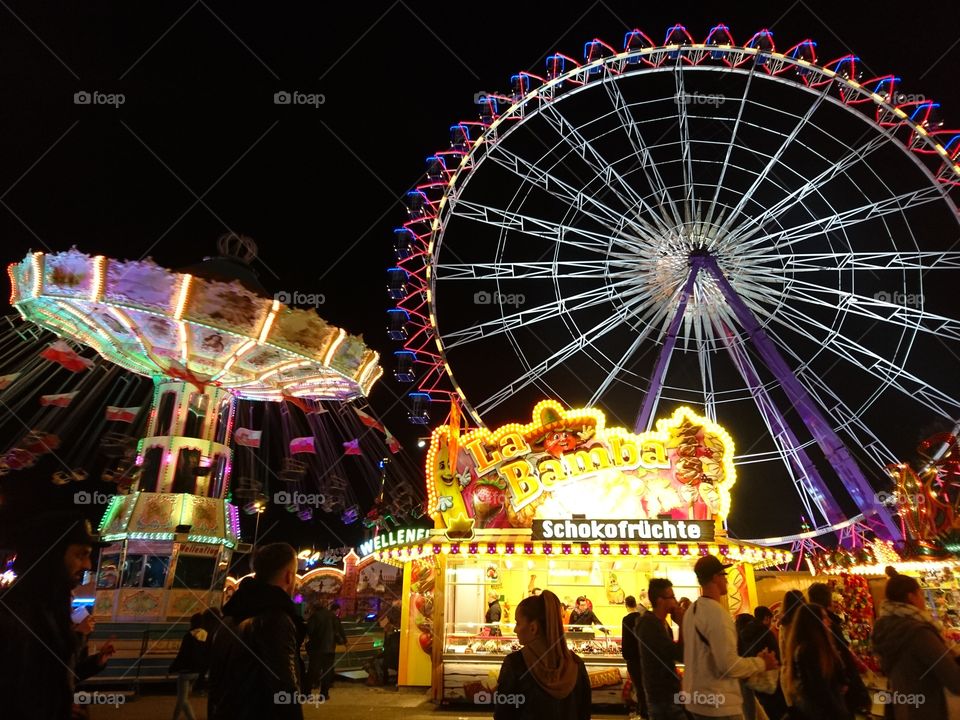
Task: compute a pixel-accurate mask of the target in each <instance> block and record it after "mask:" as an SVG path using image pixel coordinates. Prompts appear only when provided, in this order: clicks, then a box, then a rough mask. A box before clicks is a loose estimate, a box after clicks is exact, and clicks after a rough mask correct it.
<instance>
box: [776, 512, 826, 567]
mask: <svg viewBox="0 0 960 720" xmlns="http://www.w3.org/2000/svg"><path fill="white" fill-rule="evenodd" d="M800 527H801V528H802V529H804V530H809V529H810V525H809V524H808V523H807V519H806V518H802V522H801V525H800ZM790 552H792V553H793V557H794V559H795V560H796V562H795V563H794V566H793V569H794V570H795V571H799V570H800V569H801V568H802V567H803V564H804V561H805V560H806V559H807V556H809V555H816V554H817V553H821V552H826V548H825V547H824V546H823V545H821V544H820V543H819V542H817V539H816V538H815V537H802V538H799V539H797V540H794V541H793V542H792V543H791V545H790ZM785 569H786V568H785Z"/></svg>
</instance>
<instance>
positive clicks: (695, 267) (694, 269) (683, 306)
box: [634, 255, 702, 433]
mask: <svg viewBox="0 0 960 720" xmlns="http://www.w3.org/2000/svg"><path fill="white" fill-rule="evenodd" d="M701 267H702V262H701V259H700V257H699V256H696V255H695V256H693V257H691V258H690V274H689V275H688V276H687V281H686V282H685V283H684V284H683V287H682V288H681V289H680V296H679V298H678V299H677V310H676V313H675V314H674V316H673V319H672V320H671V321H670V326H669V327H668V328H667V336H666V338H664V341H663V347H662V348H661V349H660V355H659V356H658V357H657V364H656V365H655V366H654V368H653V375H651V376H650V390H649V391H648V392H647V394H646V396H645V397H644V398H643V406H642V407H641V408H640V413H639V414H638V415H637V422H636V423H635V424H634V431H635V432H638V433H641V432H645V431H646V430H649V429H650V426H651V425H652V424H653V414H654V413H655V412H656V411H657V402H658V401H659V400H660V392H661V391H662V390H663V381H664V378H666V376H667V368H668V367H669V366H670V357H671V356H672V355H673V348H674V347H676V344H677V334H678V333H679V332H680V323H681V322H683V315H684V313H685V312H686V310H687V303H688V302H689V300H690V296H691V295H692V294H693V286H694V284H695V283H696V280H697V274H698V273H699V272H700V268H701Z"/></svg>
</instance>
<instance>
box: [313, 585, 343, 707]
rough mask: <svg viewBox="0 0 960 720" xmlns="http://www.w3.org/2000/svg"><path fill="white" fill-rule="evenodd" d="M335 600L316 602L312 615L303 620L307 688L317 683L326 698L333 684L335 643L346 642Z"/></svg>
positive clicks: (338, 607)
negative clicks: (305, 626) (330, 602)
mask: <svg viewBox="0 0 960 720" xmlns="http://www.w3.org/2000/svg"><path fill="white" fill-rule="evenodd" d="M339 609H340V606H339V605H338V604H337V603H333V604H332V605H331V606H330V608H329V609H328V608H326V607H324V606H323V604H322V603H320V602H318V603H317V605H316V607H315V608H314V610H313V614H312V615H311V616H310V619H309V620H308V621H307V658H308V660H309V664H308V666H307V672H308V675H307V687H306V688H305V689H306V690H308V691H312V690H313V689H314V688H315V687H317V686H318V685H319V686H320V694H321V695H323V697H324V698H329V697H330V688H331V687H332V686H333V675H334V673H333V666H334V660H335V658H336V653H337V644H341V645H346V644H347V638H346V635H344V633H343V626H342V625H341V624H340V618H338V617H337V615H336V611H337V610H339Z"/></svg>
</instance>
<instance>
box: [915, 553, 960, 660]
mask: <svg viewBox="0 0 960 720" xmlns="http://www.w3.org/2000/svg"><path fill="white" fill-rule="evenodd" d="M922 582H923V591H924V595H925V596H926V600H927V607H928V608H929V609H930V613H931V614H932V615H933V617H934V618H936V619H937V620H939V621H940V622H941V623H942V624H943V632H944V635H945V636H946V638H947V639H948V640H952V641H953V642H960V575H958V573H957V571H956V569H955V568H949V567H945V568H940V569H936V570H928V571H926V572H924V573H923V577H922Z"/></svg>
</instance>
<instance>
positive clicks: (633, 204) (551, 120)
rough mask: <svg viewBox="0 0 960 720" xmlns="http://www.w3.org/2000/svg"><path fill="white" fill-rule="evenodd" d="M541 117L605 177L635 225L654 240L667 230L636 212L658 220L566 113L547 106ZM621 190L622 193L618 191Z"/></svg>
mask: <svg viewBox="0 0 960 720" xmlns="http://www.w3.org/2000/svg"><path fill="white" fill-rule="evenodd" d="M541 115H542V116H543V118H544V120H546V121H547V122H548V124H550V125H551V127H553V129H554V131H555V132H556V133H557V134H558V135H559V136H560V137H561V138H563V141H564V142H565V143H566V144H567V145H569V146H570V148H571V149H572V150H573V151H574V152H575V153H576V154H577V156H578V157H579V158H580V159H581V160H583V161H584V162H585V163H586V164H587V165H589V166H590V167H591V168H592V169H593V172H594V174H595V176H596V177H602V178H603V183H604V188H605V189H606V190H609V191H610V192H611V193H613V195H615V196H616V197H617V199H618V200H619V201H620V202H621V203H622V204H623V206H624V208H625V210H626V211H629V212H630V221H631V222H633V223H637V224H640V225H641V226H642V227H644V228H645V229H646V230H647V231H648V234H649V236H650V239H653V238H655V237H657V235H658V234H659V233H660V232H663V231H664V230H665V228H659V230H658V229H655V228H654V227H653V226H651V225H650V224H649V222H648V221H647V220H646V219H645V218H644V216H643V215H641V214H640V213H639V212H637V211H636V209H635V208H637V207H641V208H644V209H646V210H647V211H648V212H650V213H651V215H653V216H654V217H655V215H654V214H653V209H652V208H651V207H650V205H649V204H648V203H647V201H646V200H644V199H643V198H642V197H641V196H640V195H639V193H637V191H636V190H635V189H634V188H633V187H632V186H631V185H630V183H628V182H627V180H626V179H625V178H624V177H623V176H622V175H621V174H620V173H618V172H617V171H616V170H615V169H614V167H613V164H612V163H611V162H610V161H609V160H607V159H606V158H605V157H604V156H603V155H602V154H601V153H600V152H598V151H597V149H596V148H595V147H593V145H591V144H590V141H589V140H588V139H587V138H585V137H584V136H583V135H582V134H581V132H580V131H579V130H578V129H577V128H576V127H575V126H574V125H573V124H572V123H571V122H570V121H569V120H567V118H566V117H564V115H563V113H561V112H560V111H559V110H558V109H557V104H556V103H548V104H547V105H544V106H543V110H542V112H541ZM617 188H619V189H620V190H619V191H618V190H617ZM621 193H622V194H621Z"/></svg>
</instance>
